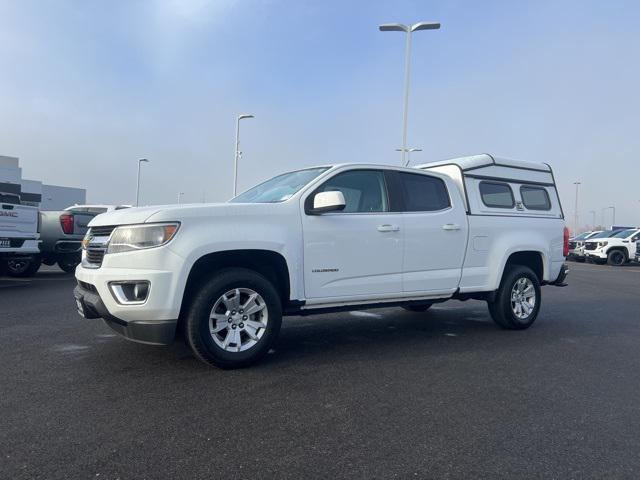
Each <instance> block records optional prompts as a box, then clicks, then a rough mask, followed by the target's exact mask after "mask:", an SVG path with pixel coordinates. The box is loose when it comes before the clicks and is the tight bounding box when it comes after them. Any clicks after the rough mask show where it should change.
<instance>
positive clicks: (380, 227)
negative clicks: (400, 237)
mask: <svg viewBox="0 0 640 480" xmlns="http://www.w3.org/2000/svg"><path fill="white" fill-rule="evenodd" d="M399 230H400V227H399V226H397V225H387V224H385V225H378V231H379V232H397V231H399Z"/></svg>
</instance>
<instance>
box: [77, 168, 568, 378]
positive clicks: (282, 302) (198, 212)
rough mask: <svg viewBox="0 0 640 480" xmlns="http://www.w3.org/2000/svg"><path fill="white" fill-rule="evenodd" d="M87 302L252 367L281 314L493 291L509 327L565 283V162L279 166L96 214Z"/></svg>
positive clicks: (82, 275) (530, 315) (84, 292)
mask: <svg viewBox="0 0 640 480" xmlns="http://www.w3.org/2000/svg"><path fill="white" fill-rule="evenodd" d="M89 226H90V230H89V232H88V233H87V236H86V237H85V240H84V250H83V255H82V263H81V264H80V265H79V266H78V268H77V269H76V278H77V281H78V286H77V287H76V289H75V291H74V296H75V299H76V304H77V306H78V310H79V313H80V314H81V315H83V316H84V317H86V318H100V317H101V318H103V319H104V320H105V321H106V323H107V324H108V325H109V326H110V327H111V328H113V329H114V330H115V331H116V332H118V333H120V334H122V335H123V336H125V337H126V338H129V339H131V340H135V341H139V342H143V343H149V344H167V343H170V342H171V341H172V340H173V339H174V337H175V335H176V332H177V330H181V331H182V332H184V337H185V339H186V341H187V343H188V344H189V345H190V346H191V348H192V350H193V351H194V353H195V355H196V356H197V357H198V358H200V359H201V360H203V361H204V362H207V363H209V364H213V365H217V366H220V367H223V368H233V367H240V366H244V365H247V364H250V363H252V362H254V361H256V360H257V359H259V358H260V357H261V356H262V355H264V354H265V353H266V352H267V351H268V350H269V347H270V346H271V345H272V344H273V342H274V341H275V339H276V337H277V335H278V332H279V330H280V324H281V318H282V315H283V314H284V315H304V314H311V313H314V314H315V313H321V312H328V311H335V310H354V309H361V308H371V307H378V306H403V307H405V308H407V309H409V310H412V311H425V310H426V309H427V308H429V307H430V306H431V305H432V304H433V303H436V302H442V301H445V300H448V299H451V298H454V299H460V300H466V299H481V300H485V301H487V302H488V304H489V311H490V313H491V316H492V317H493V319H494V320H495V322H496V323H497V324H499V325H500V326H501V327H503V328H507V329H524V328H527V327H529V326H530V325H531V324H532V323H533V322H534V320H535V319H536V317H537V315H538V312H539V309H540V304H541V290H540V286H541V285H545V284H553V285H559V286H563V285H564V279H565V276H566V273H567V269H566V266H565V264H564V260H565V256H566V255H567V249H568V231H567V229H566V228H565V224H564V218H563V213H562V208H561V206H560V201H559V197H558V193H557V191H556V187H555V182H554V179H553V173H552V171H551V168H550V167H549V166H548V165H546V164H540V163H527V162H519V161H508V160H501V159H494V158H493V157H491V156H490V155H477V156H472V157H465V158H461V159H457V160H451V161H447V162H439V163H433V164H428V165H423V166H421V167H419V168H400V167H391V166H381V165H363V164H348V165H334V166H322V167H316V168H308V169H304V170H298V171H295V172H290V173H285V174H283V175H280V176H277V177H274V178H272V179H270V180H268V181H266V182H264V183H262V184H260V185H258V186H256V187H254V188H252V189H250V190H248V191H246V192H244V193H243V194H241V195H239V196H237V197H235V198H233V199H232V200H230V201H229V202H227V203H222V204H208V205H205V204H200V205H179V206H178V205H173V206H155V207H145V208H131V209H127V210H120V211H114V212H110V213H106V214H103V215H100V216H98V217H96V218H95V219H93V220H92V221H91V223H90V225H89Z"/></svg>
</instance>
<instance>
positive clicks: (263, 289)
mask: <svg viewBox="0 0 640 480" xmlns="http://www.w3.org/2000/svg"><path fill="white" fill-rule="evenodd" d="M245 309H246V311H245ZM245 322H246V323H245ZM281 323H282V304H281V301H280V296H279V295H278V292H277V290H276V289H275V287H274V286H273V284H272V283H271V282H270V281H269V280H267V279H266V278H265V277H263V276H262V275H260V274H259V273H257V272H254V271H253V270H248V269H245V268H229V269H226V270H221V271H219V272H216V274H215V276H214V277H213V278H212V279H210V280H209V281H208V282H206V283H205V284H204V285H203V286H202V288H201V289H200V290H199V291H198V292H197V293H196V294H195V296H194V297H193V300H192V302H191V306H190V307H189V310H188V313H187V316H186V319H185V340H186V341H187V344H188V345H189V346H190V347H191V349H192V350H193V353H194V354H195V356H196V357H198V358H199V359H200V360H202V361H203V362H205V363H207V364H209V365H214V366H216V367H220V368H241V367H246V366H248V365H251V364H253V363H255V362H257V361H258V360H260V359H261V358H262V357H263V356H264V355H265V354H266V353H267V352H268V351H269V348H270V347H271V345H273V343H274V342H275V340H276V339H277V337H278V333H279V332H280V326H281Z"/></svg>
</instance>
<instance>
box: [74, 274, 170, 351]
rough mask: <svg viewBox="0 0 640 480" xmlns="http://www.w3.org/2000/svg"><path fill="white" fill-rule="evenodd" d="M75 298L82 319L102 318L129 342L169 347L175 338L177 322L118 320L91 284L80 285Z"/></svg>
mask: <svg viewBox="0 0 640 480" xmlns="http://www.w3.org/2000/svg"><path fill="white" fill-rule="evenodd" d="M73 296H74V297H75V300H76V306H77V307H78V313H79V314H80V315H81V316H82V317H84V318H88V319H92V318H102V319H103V320H104V322H105V323H106V324H107V325H108V326H109V327H110V328H111V329H112V330H114V331H115V332H116V333H119V334H120V335H122V336H123V337H125V338H127V339H129V340H133V341H135V342H139V343H147V344H150V345H168V344H170V343H171V342H172V341H173V339H174V338H175V334H176V325H177V324H178V321H177V320H149V321H145V320H134V321H126V320H123V319H121V318H118V317H116V316H114V315H112V314H111V313H110V312H109V310H107V307H106V306H105V304H104V302H103V301H102V298H101V297H100V294H99V293H98V292H97V290H95V287H93V286H92V285H89V284H84V285H78V286H77V287H76V288H75V289H74V291H73Z"/></svg>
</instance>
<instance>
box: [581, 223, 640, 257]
mask: <svg viewBox="0 0 640 480" xmlns="http://www.w3.org/2000/svg"><path fill="white" fill-rule="evenodd" d="M638 240H640V229H639V228H628V229H626V230H619V231H617V232H612V234H611V235H610V236H607V237H600V236H599V235H596V236H595V237H592V238H591V239H589V240H587V241H585V247H584V252H585V254H586V255H587V258H588V259H590V260H593V261H595V262H596V263H605V262H606V263H608V264H609V265H614V266H620V265H624V264H625V263H627V262H629V261H631V260H633V258H634V256H635V253H636V242H637V241H638Z"/></svg>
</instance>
